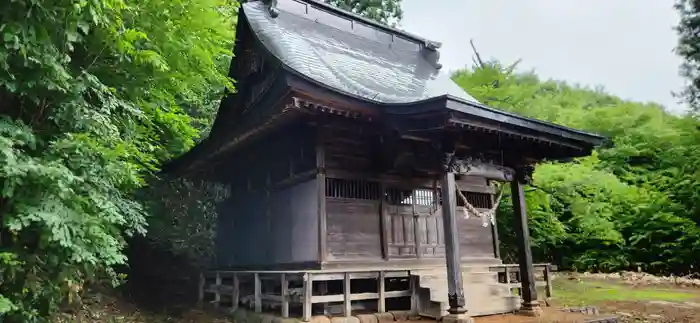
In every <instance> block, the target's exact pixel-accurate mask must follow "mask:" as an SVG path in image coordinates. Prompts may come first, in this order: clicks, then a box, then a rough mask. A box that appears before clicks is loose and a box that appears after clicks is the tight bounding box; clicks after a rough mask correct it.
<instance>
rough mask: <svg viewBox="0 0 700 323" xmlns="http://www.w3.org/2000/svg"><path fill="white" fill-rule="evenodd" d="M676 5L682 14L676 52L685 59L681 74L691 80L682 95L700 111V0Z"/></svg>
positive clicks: (679, 2)
mask: <svg viewBox="0 0 700 323" xmlns="http://www.w3.org/2000/svg"><path fill="white" fill-rule="evenodd" d="M675 7H676V9H677V10H678V12H679V13H680V16H681V20H680V23H679V24H678V27H677V28H676V30H677V31H678V35H679V41H678V47H677V48H676V52H677V53H678V55H680V56H681V57H682V58H683V59H684V62H683V64H682V65H681V74H682V75H683V76H685V77H686V78H687V79H688V81H689V82H690V84H688V86H686V88H685V89H684V90H683V91H682V92H681V96H682V98H683V99H685V100H686V101H687V102H688V103H689V104H690V107H691V109H692V110H693V111H694V112H695V113H697V112H700V1H698V0H677V1H676V5H675Z"/></svg>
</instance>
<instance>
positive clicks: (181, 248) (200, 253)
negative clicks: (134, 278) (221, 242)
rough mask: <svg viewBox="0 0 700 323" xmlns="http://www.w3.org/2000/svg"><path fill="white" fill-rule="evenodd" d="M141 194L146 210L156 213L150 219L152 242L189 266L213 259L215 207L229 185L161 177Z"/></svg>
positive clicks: (204, 266)
mask: <svg viewBox="0 0 700 323" xmlns="http://www.w3.org/2000/svg"><path fill="white" fill-rule="evenodd" d="M144 193H145V195H146V196H144V197H143V198H144V200H147V201H149V203H148V211H149V213H150V214H157V215H158V216H157V217H153V218H151V221H149V227H150V228H151V231H150V233H149V235H148V236H147V238H148V240H149V241H151V245H152V246H154V247H157V248H159V249H161V250H167V251H169V252H170V253H171V254H173V255H175V256H176V257H181V258H182V259H185V260H186V262H187V263H188V264H189V265H190V266H196V267H198V268H206V267H207V266H209V265H210V264H211V263H212V261H213V259H214V238H215V236H216V224H217V210H216V206H217V204H218V203H219V202H222V201H223V200H224V199H225V198H226V197H227V196H228V187H227V186H225V185H222V184H217V183H208V182H203V181H196V182H195V181H193V180H188V179H182V178H164V179H160V180H154V181H153V182H152V183H151V185H149V187H148V189H146V190H144ZM151 266H155V264H151ZM168 270H172V268H168Z"/></svg>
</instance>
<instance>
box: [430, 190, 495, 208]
mask: <svg viewBox="0 0 700 323" xmlns="http://www.w3.org/2000/svg"><path fill="white" fill-rule="evenodd" d="M462 194H464V196H465V197H466V198H467V201H468V202H469V204H471V205H472V206H473V207H475V208H477V209H490V208H491V206H492V205H493V203H492V201H491V194H489V193H475V192H465V191H462ZM438 200H439V202H440V205H442V191H438ZM457 206H458V207H463V206H464V201H463V200H462V198H460V197H459V196H457Z"/></svg>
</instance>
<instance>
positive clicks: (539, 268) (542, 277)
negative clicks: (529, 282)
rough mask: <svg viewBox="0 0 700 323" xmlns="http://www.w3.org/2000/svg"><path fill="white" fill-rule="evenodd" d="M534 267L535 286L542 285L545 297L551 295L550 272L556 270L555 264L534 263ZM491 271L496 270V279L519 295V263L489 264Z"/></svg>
mask: <svg viewBox="0 0 700 323" xmlns="http://www.w3.org/2000/svg"><path fill="white" fill-rule="evenodd" d="M533 267H534V269H535V286H536V287H544V292H545V297H547V298H550V297H552V272H555V271H556V270H557V266H555V265H552V264H548V263H542V264H534V265H533ZM490 270H491V271H495V272H498V273H499V274H498V281H499V282H500V283H502V284H508V285H509V286H510V289H511V291H513V292H514V293H517V294H518V295H521V289H522V285H521V284H520V282H521V280H520V265H518V264H504V265H497V266H491V267H490Z"/></svg>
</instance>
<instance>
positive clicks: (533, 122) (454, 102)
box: [445, 95, 607, 147]
mask: <svg viewBox="0 0 700 323" xmlns="http://www.w3.org/2000/svg"><path fill="white" fill-rule="evenodd" d="M445 97H446V108H447V109H449V110H453V111H457V112H462V113H466V114H469V115H473V116H477V117H480V118H484V119H488V120H493V121H497V122H501V123H507V124H512V125H516V126H519V127H523V128H527V129H531V130H534V131H537V132H542V133H546V134H549V135H553V136H558V137H563V138H567V139H570V140H574V141H577V142H580V143H581V144H583V145H584V146H590V147H596V146H600V145H601V144H603V143H604V142H605V141H606V140H607V138H606V137H604V136H601V135H597V134H594V133H590V132H586V131H582V130H578V129H574V128H569V127H565V126H562V125H559V124H555V123H551V122H547V121H542V120H538V119H534V118H528V117H524V116H521V115H518V114H515V113H511V112H507V111H502V110H498V109H494V108H491V107H488V106H486V105H484V104H480V103H476V102H470V101H466V100H463V99H461V98H458V97H454V96H451V95H445Z"/></svg>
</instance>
